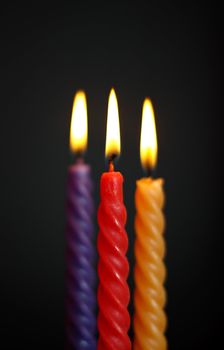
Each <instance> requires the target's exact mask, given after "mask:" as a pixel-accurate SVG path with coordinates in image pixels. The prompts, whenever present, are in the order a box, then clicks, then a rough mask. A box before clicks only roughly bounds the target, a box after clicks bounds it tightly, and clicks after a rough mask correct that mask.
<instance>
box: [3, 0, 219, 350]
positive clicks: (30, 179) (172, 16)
mask: <svg viewBox="0 0 224 350" xmlns="http://www.w3.org/2000/svg"><path fill="white" fill-rule="evenodd" d="M156 3H157V4H156ZM122 4H123V5H121V4H120V5H115V3H114V2H108V4H107V5H97V4H94V5H93V4H92V6H91V7H89V6H88V5H87V4H86V5H85V4H81V3H78V2H77V4H76V3H75V2H69V3H67V4H65V3H60V4H59V5H56V4H55V3H54V4H53V5H52V7H50V6H48V7H47V6H46V4H45V6H42V7H40V6H39V5H36V6H34V5H28V7H24V6H22V5H21V4H19V3H18V5H15V6H14V5H5V6H3V5H2V7H1V14H0V36H1V56H0V57H1V66H0V70H1V79H0V101H1V104H0V113H1V138H0V141H1V182H0V186H1V211H0V215H1V219H0V225H1V233H0V277H1V287H0V319H1V327H0V332H1V337H0V339H1V340H0V342H1V344H2V343H5V342H7V344H8V345H4V347H2V346H1V348H2V349H3V348H4V349H9V348H10V349H12V348H13V349H17V347H19V348H20V347H21V348H22V349H24V350H25V349H62V348H63V320H64V310H63V296H64V269H65V263H64V248H65V241H64V225H65V213H64V199H65V183H66V172H67V167H68V164H69V161H70V159H69V148H68V141H69V126H70V117H71V108H72V102H73V95H74V93H75V91H76V90H77V89H79V88H83V89H85V91H86V93H87V97H88V114H89V145H88V154H87V156H86V159H87V161H88V162H90V163H91V165H92V170H93V177H94V180H95V202H96V205H98V203H99V196H98V190H99V179H100V174H101V173H102V172H103V171H104V169H105V161H104V142H105V126H106V109H107V98H108V94H109V90H110V88H111V86H114V87H115V89H116V92H117V96H118V101H119V108H120V122H121V133H122V155H121V157H120V160H119V162H118V164H117V168H118V169H120V170H121V171H122V173H123V175H124V177H125V184H124V191H125V203H126V206H127V210H128V222H127V232H128V236H129V240H130V247H129V252H128V257H129V259H130V262H131V263H132V264H133V240H134V238H133V237H134V232H133V217H134V202H133V195H134V189H135V180H136V179H137V178H139V177H141V176H142V171H141V166H140V160H139V137H140V120H141V106H142V102H143V99H144V98H145V96H147V95H148V96H150V97H151V98H152V101H153V103H154V107H155V112H156V122H157V133H158V141H159V162H158V167H157V176H162V177H164V178H165V190H166V196H167V201H166V209H165V211H166V218H167V229H166V242H167V257H166V264H167V268H168V278H167V282H166V287H167V291H168V305H167V313H168V318H169V326H168V330H167V336H168V340H169V344H170V349H173V350H174V349H177V350H180V349H181V350H183V349H188V350H189V349H202V348H206V345H207V346H208V347H210V349H215V348H217V347H216V346H215V345H214V344H215V342H216V340H218V338H219V336H220V333H221V320H222V318H223V314H222V298H223V294H222V291H223V290H222V287H221V282H222V265H221V264H222V249H223V248H222V233H221V230H220V229H219V227H218V220H219V219H220V216H221V215H220V214H221V211H220V210H219V204H218V199H219V194H218V193H219V191H220V188H221V186H220V182H221V181H220V180H221V173H220V170H218V168H219V167H218V163H220V162H221V151H220V148H221V141H220V138H221V131H220V130H221V111H222V108H221V102H220V98H221V93H220V85H221V84H220V82H221V77H220V75H221V56H220V46H221V33H220V28H219V24H220V18H219V12H220V9H218V8H216V7H215V6H212V7H211V6H210V5H209V4H208V5H205V4H204V5H203V6H199V5H190V4H187V5H185V4H184V3H179V5H174V4H172V3H170V2H166V4H165V5H162V4H161V2H159V3H158V2H156V1H154V2H151V1H147V2H137V1H136V2H135V5H134V4H133V5H132V4H128V3H127V4H125V2H123V3H122ZM129 283H130V285H131V286H132V284H133V281H132V277H131V275H130V278H129ZM130 309H131V310H132V306H130Z"/></svg>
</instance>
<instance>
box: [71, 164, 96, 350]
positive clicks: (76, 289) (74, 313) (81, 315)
mask: <svg viewBox="0 0 224 350" xmlns="http://www.w3.org/2000/svg"><path fill="white" fill-rule="evenodd" d="M67 189H68V191H67V229H66V239H67V250H66V251H67V254H66V263H67V271H66V287H67V291H66V349H69V350H84V349H85V350H94V349H96V334H95V333H96V317H95V304H96V300H95V292H94V287H95V271H94V268H93V264H94V260H95V256H94V255H95V254H94V248H93V243H92V240H93V232H94V230H93V222H92V214H93V200H92V196H91V192H92V182H91V179H90V168H89V166H88V165H86V164H76V165H73V166H71V167H70V168H69V172H68V187H67Z"/></svg>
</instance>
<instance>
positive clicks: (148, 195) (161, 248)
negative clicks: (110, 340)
mask: <svg viewBox="0 0 224 350" xmlns="http://www.w3.org/2000/svg"><path fill="white" fill-rule="evenodd" d="M135 201H136V210H137V214H136V218H135V230H136V241H135V257H136V265H135V272H134V276H135V293H134V304H135V314H134V350H165V349H166V348H167V343H166V338H165V335H164V332H165V329H166V315H165V312H164V310H163V308H164V305H165V302H166V293H165V289H164V287H163V283H164V279H165V274H166V271H165V265H164V263H163V258H164V253H165V243H164V238H163V231H164V216H163V214H162V208H163V204H164V194H163V191H162V180H160V179H158V180H151V179H142V180H139V181H137V190H136V194H135Z"/></svg>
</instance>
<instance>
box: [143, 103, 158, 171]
mask: <svg viewBox="0 0 224 350" xmlns="http://www.w3.org/2000/svg"><path fill="white" fill-rule="evenodd" d="M157 148H158V146H157V136H156V125H155V117H154V111H153V106H152V102H151V101H150V99H149V98H146V99H145V101H144V104H143V109H142V127H141V141H140V157H141V163H142V167H143V168H145V169H151V170H152V169H153V168H154V167H155V165H156V161H157Z"/></svg>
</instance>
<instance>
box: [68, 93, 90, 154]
mask: <svg viewBox="0 0 224 350" xmlns="http://www.w3.org/2000/svg"><path fill="white" fill-rule="evenodd" d="M87 137H88V125H87V104H86V95H85V93H84V91H78V92H77V93H76V95H75V98H74V103H73V108H72V119H71V128H70V149H71V151H72V152H81V153H82V152H84V151H85V149H86V146H87Z"/></svg>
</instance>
